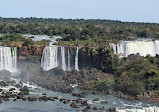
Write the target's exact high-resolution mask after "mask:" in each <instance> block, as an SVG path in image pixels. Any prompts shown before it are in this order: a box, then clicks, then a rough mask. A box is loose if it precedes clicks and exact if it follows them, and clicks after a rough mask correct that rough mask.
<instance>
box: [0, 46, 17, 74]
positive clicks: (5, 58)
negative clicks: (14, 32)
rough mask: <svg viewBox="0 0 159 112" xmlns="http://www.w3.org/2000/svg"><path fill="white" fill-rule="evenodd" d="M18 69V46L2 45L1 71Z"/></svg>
mask: <svg viewBox="0 0 159 112" xmlns="http://www.w3.org/2000/svg"><path fill="white" fill-rule="evenodd" d="M1 70H7V71H10V72H16V71H17V48H16V47H2V46H0V71H1Z"/></svg>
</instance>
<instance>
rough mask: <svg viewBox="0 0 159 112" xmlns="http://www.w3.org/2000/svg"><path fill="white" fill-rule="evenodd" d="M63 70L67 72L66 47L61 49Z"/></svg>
mask: <svg viewBox="0 0 159 112" xmlns="http://www.w3.org/2000/svg"><path fill="white" fill-rule="evenodd" d="M61 58H62V69H63V70H64V71H66V60H65V47H61Z"/></svg>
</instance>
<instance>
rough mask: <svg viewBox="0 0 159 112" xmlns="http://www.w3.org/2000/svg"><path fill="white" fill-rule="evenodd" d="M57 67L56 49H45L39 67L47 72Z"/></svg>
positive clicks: (53, 47)
mask: <svg viewBox="0 0 159 112" xmlns="http://www.w3.org/2000/svg"><path fill="white" fill-rule="evenodd" d="M57 66H58V47H57V46H52V47H45V48H44V50H43V55H42V59H41V67H43V69H44V70H46V71H48V70H50V69H52V68H55V67H57Z"/></svg>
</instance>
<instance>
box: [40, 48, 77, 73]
mask: <svg viewBox="0 0 159 112" xmlns="http://www.w3.org/2000/svg"><path fill="white" fill-rule="evenodd" d="M78 50H79V48H78V47H77V50H76V51H75V52H76V55H75V57H72V56H71V55H70V49H69V48H68V49H65V47H64V46H56V45H54V46H48V47H45V48H44V50H43V54H42V58H41V67H42V68H43V70H45V71H48V70H50V69H52V68H56V67H61V68H62V69H63V70H64V71H67V70H71V69H72V68H75V69H76V70H78V71H79V68H78ZM71 58H74V59H75V64H74V63H71ZM71 64H72V65H71ZM73 66H74V67H73ZM71 67H72V68H71Z"/></svg>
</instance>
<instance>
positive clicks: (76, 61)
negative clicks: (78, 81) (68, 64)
mask: <svg viewBox="0 0 159 112" xmlns="http://www.w3.org/2000/svg"><path fill="white" fill-rule="evenodd" d="M78 52H79V48H78V47H77V50H76V57H75V70H77V71H79V68H78Z"/></svg>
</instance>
